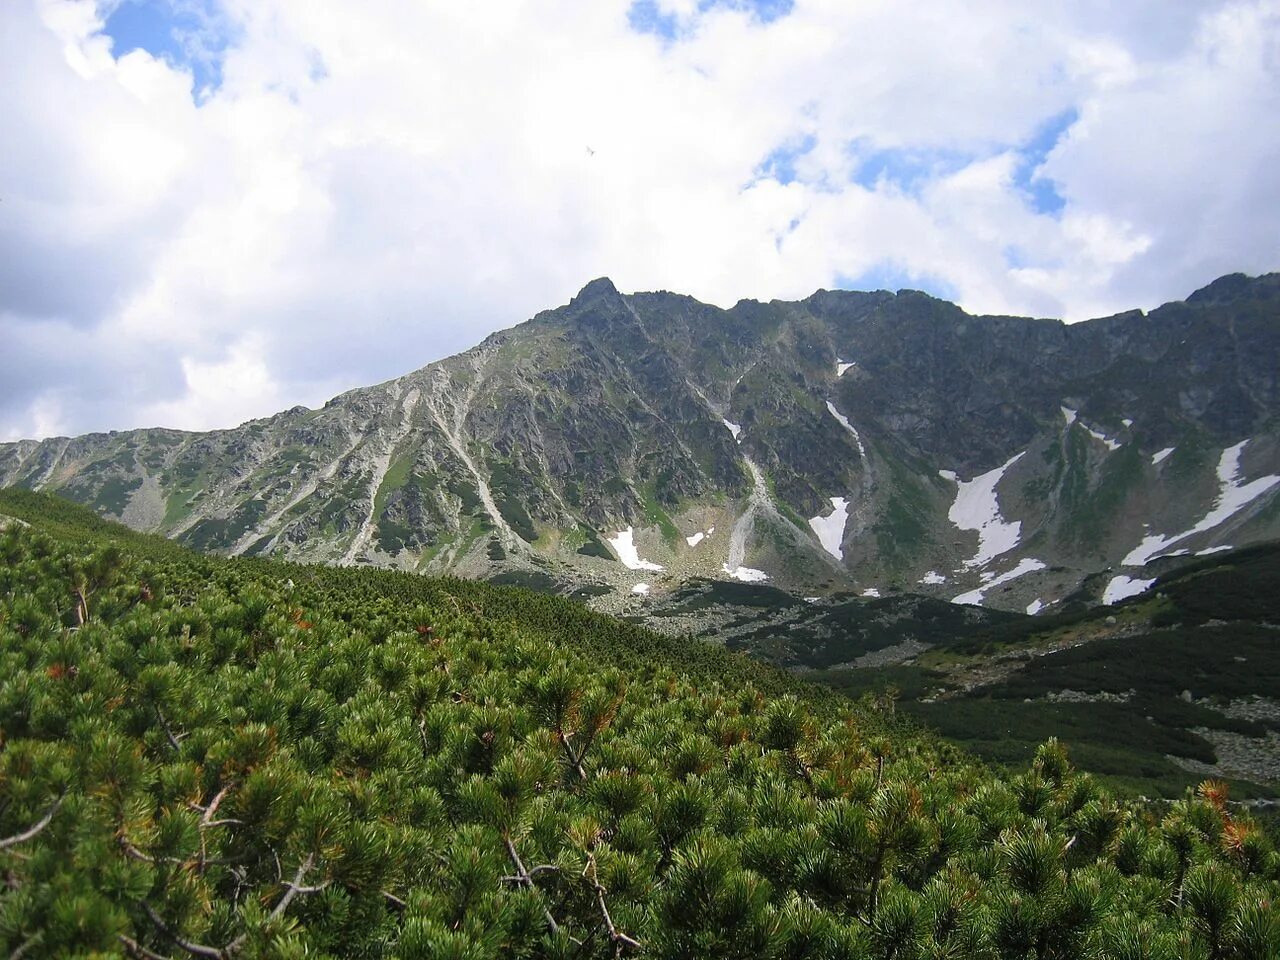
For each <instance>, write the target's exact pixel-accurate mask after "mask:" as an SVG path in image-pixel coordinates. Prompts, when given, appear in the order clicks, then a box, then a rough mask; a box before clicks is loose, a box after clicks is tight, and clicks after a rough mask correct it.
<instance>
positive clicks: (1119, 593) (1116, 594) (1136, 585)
mask: <svg viewBox="0 0 1280 960" xmlns="http://www.w3.org/2000/svg"><path fill="white" fill-rule="evenodd" d="M1153 583H1155V580H1154V579H1151V580H1135V579H1134V578H1133V577H1126V576H1124V575H1121V576H1118V577H1112V578H1111V582H1110V583H1108V584H1107V588H1106V589H1105V590H1103V591H1102V602H1103V603H1104V604H1106V605H1107V606H1108V607H1109V606H1111V604H1113V603H1119V602H1120V601H1121V600H1123V599H1125V598H1126V597H1136V596H1137V595H1138V594H1140V593H1141V592H1142V591H1143V590H1145V589H1147V587H1149V586H1151V585H1152V584H1153Z"/></svg>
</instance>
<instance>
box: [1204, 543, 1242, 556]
mask: <svg viewBox="0 0 1280 960" xmlns="http://www.w3.org/2000/svg"><path fill="white" fill-rule="evenodd" d="M1234 549H1235V547H1232V546H1230V545H1228V544H1223V545H1222V546H1220V547H1209V549H1207V550H1197V551H1196V556H1197V557H1207V556H1209V555H1210V554H1214V553H1226V552H1227V551H1228V550H1234Z"/></svg>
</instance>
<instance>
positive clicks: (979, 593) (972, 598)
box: [951, 454, 1045, 607]
mask: <svg viewBox="0 0 1280 960" xmlns="http://www.w3.org/2000/svg"><path fill="white" fill-rule="evenodd" d="M1019 456H1021V454H1019ZM1044 568H1045V564H1044V561H1042V560H1036V559H1034V558H1033V557H1024V558H1023V559H1021V560H1019V561H1018V565H1017V566H1016V567H1014V568H1013V569H1012V570H1009V571H1008V572H1006V573H1002V574H1000V576H998V577H996V578H995V579H994V580H991V581H990V582H988V583H985V584H983V585H982V586H981V587H979V588H978V589H977V590H970V591H969V592H968V593H962V594H960V595H959V596H958V597H952V598H951V602H952V603H968V604H973V605H974V606H979V607H980V606H982V598H983V595H984V594H986V592H987V591H988V590H991V589H992V588H994V587H998V586H1000V584H1002V583H1008V582H1009V581H1010V580H1017V579H1018V577H1025V576H1026V575H1027V574H1028V573H1035V572H1036V571H1037V570H1043V569H1044Z"/></svg>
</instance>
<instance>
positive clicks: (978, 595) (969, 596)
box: [951, 557, 1046, 607]
mask: <svg viewBox="0 0 1280 960" xmlns="http://www.w3.org/2000/svg"><path fill="white" fill-rule="evenodd" d="M1045 566H1046V564H1045V563H1044V561H1043V560H1036V559H1034V558H1033V557H1024V558H1023V559H1021V560H1019V561H1018V565H1017V566H1016V567H1014V568H1013V569H1012V570H1009V571H1008V572H1006V573H1002V574H1000V576H998V577H995V578H993V579H992V580H989V581H987V582H986V583H984V584H983V585H982V586H980V587H978V589H976V590H970V591H969V592H968V593H962V594H960V595H959V596H957V597H952V598H951V602H952V603H967V604H971V605H973V606H977V607H980V606H982V600H983V595H984V594H986V592H987V591H988V590H991V589H993V588H994V587H998V586H1000V584H1002V583H1008V582H1009V581H1010V580H1017V579H1018V577H1024V576H1026V575H1027V574H1028V573H1035V571H1037V570H1043V569H1044V568H1045Z"/></svg>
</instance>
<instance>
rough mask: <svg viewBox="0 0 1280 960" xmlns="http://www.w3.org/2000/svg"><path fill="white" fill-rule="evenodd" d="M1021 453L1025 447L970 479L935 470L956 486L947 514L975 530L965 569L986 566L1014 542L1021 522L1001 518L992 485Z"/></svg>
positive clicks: (952, 520)
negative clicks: (975, 539)
mask: <svg viewBox="0 0 1280 960" xmlns="http://www.w3.org/2000/svg"><path fill="white" fill-rule="evenodd" d="M1024 456H1026V451H1025V450H1024V451H1023V452H1022V453H1019V454H1015V455H1014V456H1013V457H1010V458H1009V460H1008V462H1006V463H1005V464H1004V465H1003V466H999V467H996V468H995V469H994V470H988V471H987V472H986V473H984V474H982V475H980V476H977V477H974V478H973V479H972V480H961V479H959V478H958V477H957V476H956V474H955V473H953V472H952V471H950V470H939V471H938V474H939V476H941V477H942V478H943V479H945V480H950V481H952V482H953V483H955V484H956V485H957V486H958V487H959V489H958V490H957V491H956V500H955V503H953V504H951V509H950V510H949V511H947V517H948V518H949V519H950V520H951V522H952V523H954V524H955V525H956V526H957V527H959V528H960V529H961V530H975V531H977V534H978V552H977V553H976V554H974V555H973V556H972V557H971V558H970V559H968V560H966V561H965V562H964V565H965V567H966V568H968V569H973V568H974V567H983V566H986V565H987V564H988V563H990V562H991V561H992V560H994V559H995V558H996V557H998V556H1000V555H1001V554H1002V553H1008V552H1009V551H1010V550H1012V549H1013V548H1014V547H1016V546H1017V545H1018V538H1019V537H1020V536H1021V534H1022V521H1020V520H1012V521H1006V520H1005V519H1004V518H1003V517H1001V515H1000V501H999V499H998V498H997V496H996V484H998V483H999V482H1000V480H1001V478H1002V477H1003V476H1004V475H1005V472H1006V471H1007V470H1008V469H1009V468H1010V467H1012V466H1013V465H1014V464H1015V463H1017V462H1018V461H1019V460H1021V459H1022V458H1023V457H1024ZM958 602H963V601H958Z"/></svg>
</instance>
